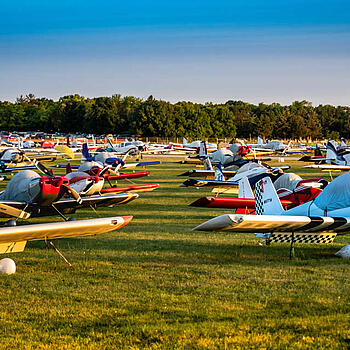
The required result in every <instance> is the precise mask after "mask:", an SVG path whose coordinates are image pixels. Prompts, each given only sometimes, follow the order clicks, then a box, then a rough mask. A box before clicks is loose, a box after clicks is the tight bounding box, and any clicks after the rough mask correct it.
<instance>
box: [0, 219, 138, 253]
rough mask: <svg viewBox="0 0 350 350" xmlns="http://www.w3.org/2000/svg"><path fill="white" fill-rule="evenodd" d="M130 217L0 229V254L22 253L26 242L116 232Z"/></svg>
mask: <svg viewBox="0 0 350 350" xmlns="http://www.w3.org/2000/svg"><path fill="white" fill-rule="evenodd" d="M131 219H132V216H115V217H109V218H100V219H89V220H79V221H65V222H52V223H46V224H36V225H23V226H14V227H1V228H0V253H9V252H17V251H23V249H24V246H25V243H26V241H35V240H44V239H55V238H67V237H76V236H88V235H97V234H101V233H106V232H110V231H114V230H117V229H119V228H121V227H123V226H124V225H126V224H128V223H129V222H130V221H131Z"/></svg>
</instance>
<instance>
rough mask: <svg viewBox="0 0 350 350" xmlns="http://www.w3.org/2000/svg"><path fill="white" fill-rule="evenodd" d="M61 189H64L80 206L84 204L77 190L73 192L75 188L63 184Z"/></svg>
mask: <svg viewBox="0 0 350 350" xmlns="http://www.w3.org/2000/svg"><path fill="white" fill-rule="evenodd" d="M61 188H63V191H64V193H65V194H68V195H69V196H70V197H71V198H74V199H75V200H76V201H77V203H78V204H81V203H83V200H82V199H81V197H80V195H79V193H78V192H77V191H76V190H73V188H71V187H69V186H67V185H63V184H62V185H61Z"/></svg>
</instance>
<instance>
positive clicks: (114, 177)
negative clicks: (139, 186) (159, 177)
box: [104, 171, 151, 181]
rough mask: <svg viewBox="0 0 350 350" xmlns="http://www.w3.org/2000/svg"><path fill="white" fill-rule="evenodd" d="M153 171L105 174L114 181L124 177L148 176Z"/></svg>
mask: <svg viewBox="0 0 350 350" xmlns="http://www.w3.org/2000/svg"><path fill="white" fill-rule="evenodd" d="M150 173H151V172H150V171H140V172H137V173H124V174H117V175H104V176H105V178H106V179H108V180H110V181H112V180H123V179H137V178H139V177H144V176H148V175H149V174H150Z"/></svg>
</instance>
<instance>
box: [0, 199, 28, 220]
mask: <svg viewBox="0 0 350 350" xmlns="http://www.w3.org/2000/svg"><path fill="white" fill-rule="evenodd" d="M0 212H1V213H4V214H7V215H10V216H13V217H16V218H19V219H28V218H29V217H30V213H27V212H26V211H24V210H21V209H17V208H14V207H11V206H10V205H6V204H3V203H0Z"/></svg>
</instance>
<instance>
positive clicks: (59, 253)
mask: <svg viewBox="0 0 350 350" xmlns="http://www.w3.org/2000/svg"><path fill="white" fill-rule="evenodd" d="M50 245H51V247H52V248H53V249H54V250H55V252H56V253H57V254H58V256H59V257H60V258H61V259H62V260H63V261H64V262H65V263H66V264H67V265H68V266H69V267H73V265H72V264H71V263H70V262H69V261H68V260H67V259H66V257H65V256H64V255H63V254H62V253H61V252H60V251H59V250H58V249H57V248H56V246H55V245H54V244H53V243H52V241H50Z"/></svg>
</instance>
